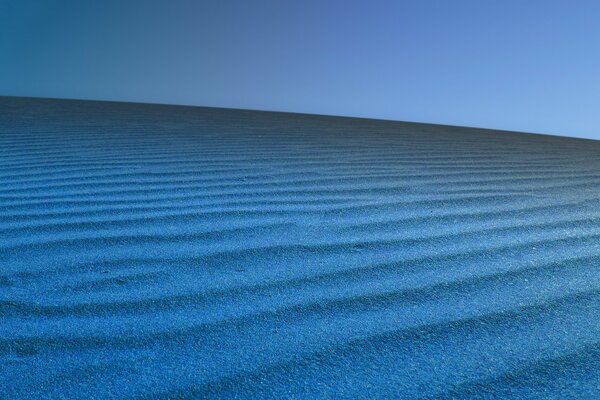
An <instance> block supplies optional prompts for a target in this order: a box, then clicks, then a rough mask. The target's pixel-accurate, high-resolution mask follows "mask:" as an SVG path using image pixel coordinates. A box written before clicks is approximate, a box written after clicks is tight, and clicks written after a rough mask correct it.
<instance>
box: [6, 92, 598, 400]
mask: <svg viewBox="0 0 600 400" xmlns="http://www.w3.org/2000/svg"><path fill="white" fill-rule="evenodd" d="M0 183H1V184H0V296H1V297H0V398H1V399H90V398H95V399H106V398H116V399H121V398H138V399H160V398H164V399H193V398H219V399H221V398H253V399H254V398H273V399H281V398H296V399H304V398H306V399H311V398H336V399H337V398H348V399H354V398H364V399H372V398H403V399H417V398H424V399H463V398H464V399H505V398H516V399H546V398H554V399H569V398H600V142H599V141H592V140H583V139H570V138H561V137H552V136H543V135H530V134H523V133H512V132H501V131H491V130H483V129H470V128H461V127H450V126H441V125H427V124H414V123H402V122H392V121H381V120H366V119H352V118H337V117H326V116H315V115H301V114H286V113H269V112H257V111H243V110H227V109H216V108H199V107H178V106H164V105H143V104H130V103H110V102H89V101H66V100H64V101H63V100H47V99H46V100H45V99H26V98H9V97H4V98H0Z"/></svg>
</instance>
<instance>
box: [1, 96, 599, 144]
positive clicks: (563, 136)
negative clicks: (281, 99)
mask: <svg viewBox="0 0 600 400" xmlns="http://www.w3.org/2000/svg"><path fill="white" fill-rule="evenodd" d="M0 98H18V99H34V100H63V101H83V102H97V103H119V104H137V105H149V106H164V107H187V108H212V109H219V110H234V111H249V112H263V113H273V114H293V115H304V116H313V117H328V118H346V119H359V120H368V121H380V122H396V123H405V124H415V125H433V126H441V127H449V128H462V129H473V130H486V131H494V132H504V133H516V134H525V135H537V136H551V137H556V138H564V139H577V140H589V141H593V142H597V141H599V140H600V139H592V138H587V137H579V136H566V135H564V134H552V133H543V132H528V131H518V130H508V129H500V128H489V127H482V126H471V125H453V124H446V123H438V122H425V121H406V120H397V119H389V118H374V117H365V116H356V115H345V114H318V113H310V112H300V111H284V110H267V109H259V108H241V107H223V106H207V105H199V104H188V103H160V102H151V101H150V102H148V101H128V100H111V99H91V98H77V97H46V96H13V95H2V94H0Z"/></svg>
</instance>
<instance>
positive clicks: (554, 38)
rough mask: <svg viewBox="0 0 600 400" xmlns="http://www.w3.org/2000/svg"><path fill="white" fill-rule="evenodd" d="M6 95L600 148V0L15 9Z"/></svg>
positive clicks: (67, 0)
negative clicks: (559, 138) (481, 131)
mask: <svg viewBox="0 0 600 400" xmlns="http://www.w3.org/2000/svg"><path fill="white" fill-rule="evenodd" d="M0 95H14V96H35V97H58V98H82V99H103V100H122V101H139V102H153V103H174V104H192V105H204V106H218V107H234V108H250V109H266V110H280V111H294V112H307V113H318V114H335V115H351V116H362V117H373V118H385V119H394V120H404V121H419V122H431V123H444V124H452V125H466V126H479V127H486V128H497V129H508V130H518V131H528V132H540V133H550V134H559V135H566V136H578V137H588V138H595V139H600V2H596V1H567V0H564V1H552V0H545V1H537V0H531V1H515V0H502V1H491V0H489V1H485V0H481V1H475V0H473V1H464V0H457V1H429V0H422V1H417V0H415V1H385V0H383V1H377V2H374V1H353V0H349V1H348V0H347V1H337V0H332V1H313V0H303V1H264V0H253V1H241V0H240V1H225V0H221V1H218V0H215V1H192V0H189V1H186V0H175V1H173V0H170V1H166V0H165V1H154V0H143V1H142V0H132V1H123V0H121V1H115V0H104V1H89V0H45V1H42V0H19V1H12V0H0Z"/></svg>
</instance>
